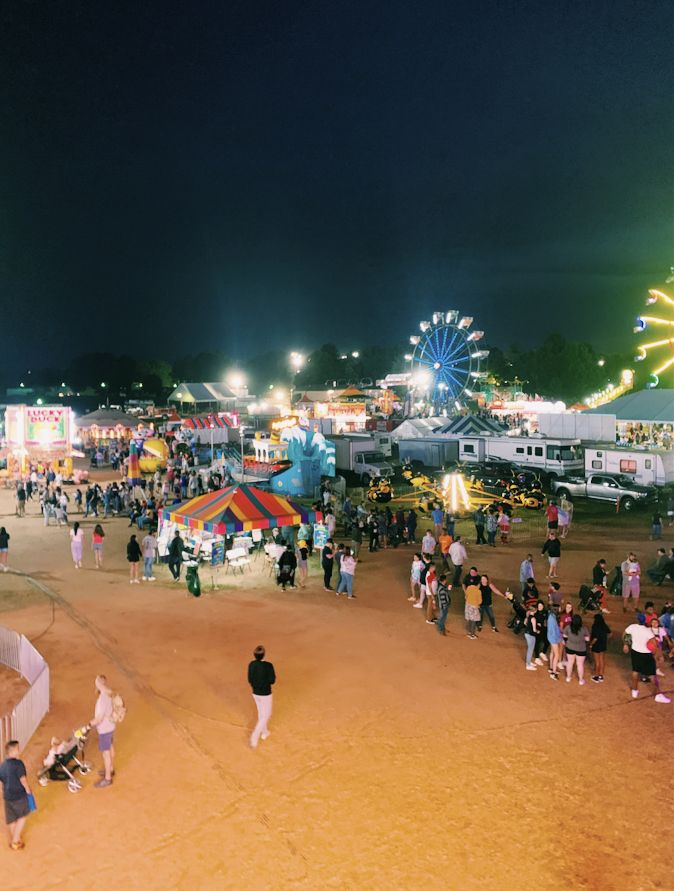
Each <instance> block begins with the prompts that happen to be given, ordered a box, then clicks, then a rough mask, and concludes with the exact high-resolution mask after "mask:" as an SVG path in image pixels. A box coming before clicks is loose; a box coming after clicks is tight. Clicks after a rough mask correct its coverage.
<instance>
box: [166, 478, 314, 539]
mask: <svg viewBox="0 0 674 891" xmlns="http://www.w3.org/2000/svg"><path fill="white" fill-rule="evenodd" d="M161 517H162V520H164V521H166V520H169V521H171V522H173V523H178V524H179V525H182V526H188V527H189V528H190V529H204V530H206V531H207V532H215V533H216V534H218V535H230V534H231V533H233V532H247V531H249V530H251V529H273V528H274V527H276V526H296V525H299V524H300V523H313V522H314V521H316V520H319V521H320V520H322V514H320V513H319V512H317V511H313V510H307V509H306V508H304V507H301V506H300V505H299V504H296V503H295V502H294V501H290V500H289V499H288V498H283V497H282V496H281V495H275V494H273V493H272V492H264V491H263V490H262V489H257V488H256V487H255V486H247V485H243V484H242V485H240V486H228V487H227V488H226V489H219V490H218V491H217V492H209V493H208V494H207V495H200V496H199V497H198V498H193V499H192V500H191V501H186V502H184V503H183V504H179V505H177V506H176V507H175V508H173V509H171V510H168V509H165V510H163V511H162V512H161Z"/></svg>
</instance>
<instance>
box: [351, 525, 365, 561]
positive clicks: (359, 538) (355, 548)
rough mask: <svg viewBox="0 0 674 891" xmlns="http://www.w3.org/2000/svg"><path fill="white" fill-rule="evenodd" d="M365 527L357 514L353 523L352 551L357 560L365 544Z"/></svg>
mask: <svg viewBox="0 0 674 891" xmlns="http://www.w3.org/2000/svg"><path fill="white" fill-rule="evenodd" d="M363 529H364V526H363V521H362V520H361V519H360V517H359V516H358V515H356V517H355V518H354V519H353V521H352V523H351V552H352V554H353V556H354V557H355V558H356V560H357V559H358V556H359V554H360V548H361V545H362V544H363Z"/></svg>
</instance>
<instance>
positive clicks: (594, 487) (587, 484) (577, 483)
mask: <svg viewBox="0 0 674 891" xmlns="http://www.w3.org/2000/svg"><path fill="white" fill-rule="evenodd" d="M550 488H551V489H552V491H553V493H554V494H555V495H558V496H559V497H560V498H568V499H569V500H570V501H573V499H574V498H589V499H591V500H593V501H612V502H614V503H615V502H617V501H618V500H620V508H621V510H632V509H633V508H634V507H636V506H637V505H638V504H645V503H647V502H649V501H654V500H655V498H656V495H657V493H656V489H655V487H654V486H641V485H639V483H635V482H634V480H633V479H631V478H630V477H628V476H625V475H623V474H619V473H591V474H590V475H589V476H588V477H587V479H585V478H584V477H582V476H569V477H559V479H556V480H553V481H552V483H551V486H550Z"/></svg>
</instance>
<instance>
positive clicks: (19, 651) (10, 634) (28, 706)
mask: <svg viewBox="0 0 674 891" xmlns="http://www.w3.org/2000/svg"><path fill="white" fill-rule="evenodd" d="M0 664H3V665H6V666H7V667H8V668H12V669H14V671H18V672H19V673H20V674H21V675H22V676H23V677H24V678H25V679H26V680H27V681H28V683H29V684H30V689H29V690H27V691H26V693H25V694H24V696H23V698H22V699H21V701H20V702H19V703H18V704H17V705H16V706H15V707H14V709H13V710H12V713H11V714H9V715H0V752H3V751H4V746H5V744H6V743H7V742H8V741H9V740H10V739H17V740H18V741H19V744H20V746H21V749H22V750H23V749H24V748H25V746H26V745H27V744H28V742H29V740H30V738H31V736H32V735H33V733H35V731H36V730H37V728H38V726H39V724H40V721H42V719H43V718H44V716H45V715H46V714H47V712H48V711H49V666H48V665H47V663H46V662H45V661H44V659H43V658H42V656H41V655H40V654H39V653H38V651H37V650H36V649H35V647H34V646H33V645H32V643H31V642H30V641H29V640H28V638H26V637H24V636H23V635H21V634H17V632H16V631H12V630H11V629H10V628H4V627H2V626H0Z"/></svg>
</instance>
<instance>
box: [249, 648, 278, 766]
mask: <svg viewBox="0 0 674 891" xmlns="http://www.w3.org/2000/svg"><path fill="white" fill-rule="evenodd" d="M253 656H254V657H255V658H254V659H253V661H252V662H250V663H249V664H248V683H249V684H250V686H251V689H252V691H253V699H254V700H255V705H256V707H257V724H256V725H255V729H254V730H253V732H252V733H251V735H250V747H251V749H256V748H257V744H258V742H259V740H260V739H267V737H268V736H269V727H268V724H269V719H270V718H271V709H272V694H271V688H272V686H273V685H274V684H275V683H276V672H275V671H274V666H273V665H272V663H271V662H265V660H264V656H265V649H264V647H263V646H259V647H255V649H254V650H253Z"/></svg>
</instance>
